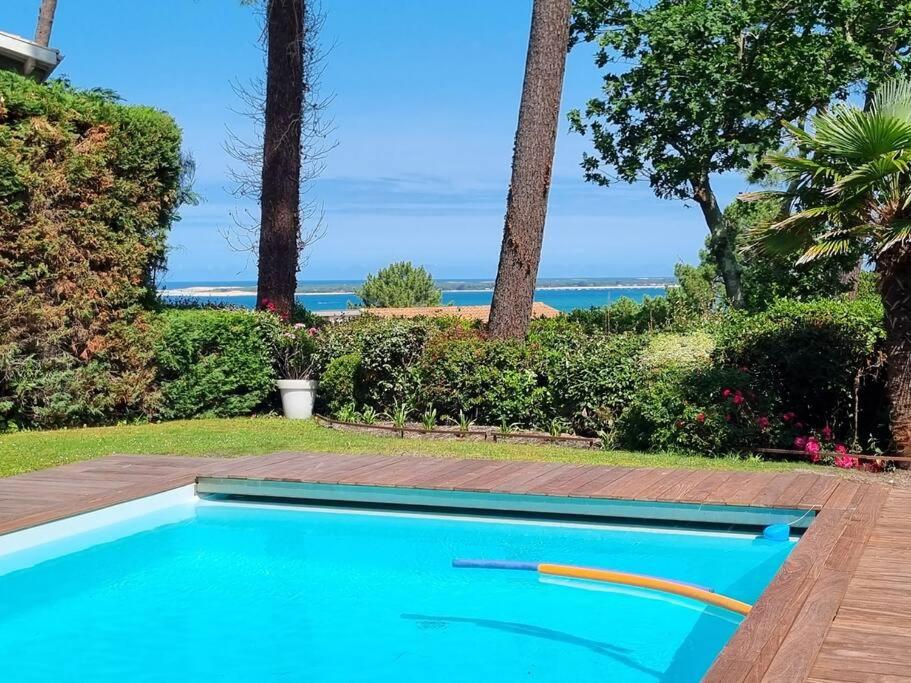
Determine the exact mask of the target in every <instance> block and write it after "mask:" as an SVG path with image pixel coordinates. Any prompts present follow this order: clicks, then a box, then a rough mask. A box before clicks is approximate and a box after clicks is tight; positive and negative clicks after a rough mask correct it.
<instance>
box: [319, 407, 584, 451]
mask: <svg viewBox="0 0 911 683" xmlns="http://www.w3.org/2000/svg"><path fill="white" fill-rule="evenodd" d="M316 419H317V420H318V421H319V422H320V423H321V424H323V425H324V426H326V427H329V428H330V429H341V430H344V431H349V432H357V433H362V434H394V435H396V436H398V437H399V438H400V439H407V438H429V439H457V440H461V441H491V442H494V443H497V442H499V441H503V442H510V443H525V444H534V443H541V444H545V443H546V444H555V445H558V446H568V447H570V448H585V449H600V448H601V439H599V438H598V437H589V436H577V435H575V434H558V435H556V434H547V433H545V432H533V431H509V432H505V431H503V430H502V429H501V428H499V427H484V426H472V427H471V428H469V429H463V428H461V427H458V426H452V427H450V426H446V425H437V426H434V427H433V428H430V429H428V428H427V427H424V426H422V425H421V424H420V423H416V422H409V423H407V424H405V425H404V426H396V425H394V424H392V423H391V422H374V423H370V424H368V423H366V422H346V421H343V420H334V419H332V418H329V417H324V416H322V415H318V416H316Z"/></svg>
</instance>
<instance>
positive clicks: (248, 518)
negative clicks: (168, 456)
mask: <svg viewBox="0 0 911 683" xmlns="http://www.w3.org/2000/svg"><path fill="white" fill-rule="evenodd" d="M128 505H129V504H128ZM92 514H94V515H97V514H98V513H92ZM85 517H87V516H85ZM117 520H119V521H117ZM56 524H58V525H60V524H63V526H62V527H60V526H58V527H57V528H56V530H55V529H49V530H43V529H41V528H36V529H34V530H30V531H26V532H19V533H18V534H11V535H9V536H7V537H0V680H3V681H44V680H54V681H60V680H74V681H75V680H79V681H84V680H93V681H113V680H115V679H116V680H131V681H153V680H154V681H160V680H176V679H180V680H186V679H189V678H194V677H207V678H208V677H213V676H217V677H218V678H219V679H221V680H229V681H232V680H245V681H297V680H308V681H332V682H335V681H339V682H341V681H346V682H347V681H393V680H395V681H417V680H422V681H423V680H427V681H444V682H445V681H466V680H469V681H503V682H509V681H519V680H523V681H524V680H534V681H567V680H572V679H577V680H595V678H596V677H597V679H599V680H610V681H656V680H665V681H690V680H698V679H699V678H700V677H701V675H702V674H703V673H704V672H705V671H706V670H707V669H708V668H709V666H710V665H711V663H712V661H713V660H714V658H715V657H716V655H717V654H718V652H719V651H720V650H721V649H722V648H723V647H724V645H725V643H726V642H727V640H728V639H729V638H730V636H731V635H732V634H733V633H734V631H735V630H736V628H737V626H738V625H739V623H740V621H741V620H742V617H740V616H739V615H737V614H734V613H732V612H729V611H727V610H723V609H719V608H717V607H711V606H706V605H704V604H703V603H700V602H696V601H693V600H690V599H688V598H684V597H679V596H671V595H665V594H662V593H657V592H654V591H650V590H644V589H639V588H632V587H621V586H614V585H609V584H602V583H596V582H591V581H580V580H574V579H562V578H555V577H550V578H549V577H544V576H541V575H539V574H537V573H535V572H527V571H511V570H496V569H493V570H491V569H469V568H456V567H453V560H454V559H458V558H490V559H502V560H516V561H527V562H555V563H564V564H572V565H583V566H591V567H602V568H609V569H615V570H619V571H624V572H634V573H640V574H648V575H652V576H659V577H664V578H668V579H673V580H677V581H684V582H688V583H693V584H699V585H701V586H705V587H709V588H711V589H713V590H714V591H716V592H717V593H720V594H724V595H728V596H731V597H733V598H736V599H738V600H742V601H745V602H748V603H753V602H755V601H756V599H757V598H758V597H759V595H760V594H761V592H762V591H763V589H764V588H765V586H766V585H767V584H768V583H769V581H770V580H771V579H772V577H773V576H774V575H775V573H776V572H777V570H778V568H779V567H780V565H781V564H782V562H783V561H784V560H785V559H786V558H787V556H788V554H789V553H790V551H791V550H792V548H793V547H794V543H795V540H794V539H791V540H789V541H784V542H775V541H768V540H765V539H763V538H762V537H761V535H760V536H757V534H756V533H739V532H737V533H735V532H717V531H705V530H698V531H697V530H692V529H685V528H668V527H661V526H653V527H648V526H641V525H617V524H607V523H600V522H599V523H592V522H588V521H585V522H580V521H566V520H548V519H528V518H517V517H511V516H507V517H504V516H484V515H477V514H473V515H466V514H454V513H450V514H436V513H435V514H428V513H424V512H404V511H402V510H397V511H389V510H376V509H360V508H345V507H327V506H324V505H320V506H313V505H310V506H305V505H291V504H284V503H275V502H269V503H264V502H257V501H252V502H251V501H237V500H223V499H215V500H206V499H198V498H196V497H195V496H194V495H192V491H189V492H188V491H186V490H184V491H183V493H179V492H175V493H174V494H172V495H171V497H164V498H162V499H160V501H159V503H158V504H157V505H156V504H151V505H148V506H146V507H141V506H140V507H133V508H130V509H129V510H128V514H125V515H124V514H120V513H118V512H117V511H116V510H114V511H112V512H110V513H109V514H108V516H107V517H104V516H102V517H99V518H96V520H95V522H94V524H91V525H88V526H85V525H83V526H80V525H79V523H78V522H74V523H72V524H71V525H70V526H69V527H68V526H67V525H66V523H56ZM49 526H52V525H49ZM4 551H5V552H4Z"/></svg>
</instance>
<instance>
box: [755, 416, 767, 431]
mask: <svg viewBox="0 0 911 683" xmlns="http://www.w3.org/2000/svg"><path fill="white" fill-rule="evenodd" d="M756 424H757V425H759V428H760V429H768V428H769V418H767V417H766V416H765V415H761V416H760V417H758V418H756Z"/></svg>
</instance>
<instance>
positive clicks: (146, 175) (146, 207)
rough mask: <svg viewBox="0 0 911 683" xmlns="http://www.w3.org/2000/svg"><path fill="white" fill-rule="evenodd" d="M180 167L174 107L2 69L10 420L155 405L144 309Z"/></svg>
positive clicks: (0, 407)
mask: <svg viewBox="0 0 911 683" xmlns="http://www.w3.org/2000/svg"><path fill="white" fill-rule="evenodd" d="M183 170H184V161H183V159H182V158H181V153H180V129H179V128H178V127H177V125H176V124H175V123H174V121H173V119H171V117H170V116H168V115H167V114H165V113H163V112H160V111H156V110H154V109H150V108H148V107H137V106H127V105H123V104H119V103H117V102H115V101H113V100H112V99H111V98H110V97H108V96H105V95H103V94H99V93H96V92H83V91H78V90H76V89H74V88H72V87H70V86H69V85H67V84H66V83H63V82H54V83H51V84H47V85H41V84H38V83H35V82H34V81H32V80H30V79H27V78H22V77H20V76H17V75H16V74H13V73H11V72H6V71H0V428H2V427H3V426H4V425H5V426H7V427H15V426H17V425H18V426H40V427H51V426H65V425H79V424H84V423H104V422H112V421H115V420H120V419H125V418H127V419H129V418H135V417H140V416H143V415H146V414H149V413H150V412H152V411H153V410H154V404H155V401H156V400H157V396H156V392H155V391H154V389H153V384H154V378H155V370H154V367H153V364H152V356H151V346H152V344H151V343H150V338H149V334H150V332H151V328H150V322H149V318H148V316H147V314H146V313H145V310H144V309H145V308H146V307H147V305H148V304H149V303H151V302H152V301H153V300H154V296H155V295H154V284H153V280H154V273H155V270H156V269H157V268H158V267H160V266H161V265H162V263H163V259H164V253H165V238H166V234H167V231H168V228H169V227H170V225H171V223H172V222H173V221H174V220H175V219H176V210H177V208H178V206H179V205H180V203H181V201H182V200H183V199H184V198H185V196H186V195H185V193H184V191H183V189H182V183H181V179H182V175H183Z"/></svg>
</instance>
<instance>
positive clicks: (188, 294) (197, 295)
mask: <svg viewBox="0 0 911 683" xmlns="http://www.w3.org/2000/svg"><path fill="white" fill-rule="evenodd" d="M614 280H616V279H614ZM450 282H454V281H447V282H446V283H441V284H443V286H442V289H443V298H442V303H443V304H444V305H454V306H482V305H489V304H490V300H491V297H492V294H493V292H492V289H490V288H487V287H482V286H481V285H483V284H486V283H485V282H483V281H478V282H477V283H475V282H471V281H459V282H458V283H457V285H456V287H455V288H452V289H447V288H446V286H445V285H446V284H448V283H450ZM559 282H560V283H561V284H553V283H552V282H547V283H544V284H542V286H540V287H539V288H538V289H536V290H535V301H540V302H541V303H544V304H547V305H548V306H552V307H553V308H556V309H557V310H558V311H563V312H568V311H572V310H574V309H577V308H591V307H592V306H605V305H608V304H611V303H613V302H615V301H617V300H618V299H620V298H623V297H626V298H629V299H632V300H634V301H642V299H643V298H644V297H646V296H649V297H655V296H664V293H665V284H664V283H662V284H660V285H659V284H652V283H649V284H643V285H638V284H633V285H627V286H624V285H623V284H622V283H618V284H613V281H612V284H603V285H599V284H598V283H597V282H593V281H590V280H589V281H585V282H586V284H584V285H573V284H562V283H564V282H566V281H563V280H561V281H559ZM354 284H358V283H354ZM475 287H476V288H475ZM351 289H352V283H351V282H333V283H329V282H312V283H307V282H301V283H300V285H299V286H298V292H297V295H296V297H297V300H298V301H299V302H300V303H301V304H302V305H303V306H304V307H305V308H307V309H308V310H311V311H337V310H343V309H346V308H350V307H351V306H354V305H358V304H359V303H360V299H358V297H357V296H356V295H355V294H354V293H353V292H352V291H351ZM314 290H316V291H314ZM255 291H256V289H255V285H252V284H251V283H248V282H243V283H228V282H211V283H202V282H192V283H190V282H173V283H169V284H168V286H167V287H164V288H162V289H161V294H162V296H163V297H164V299H165V300H172V301H173V300H179V299H184V300H186V299H192V300H195V301H200V302H211V303H217V304H221V305H232V306H240V307H243V308H253V307H254V306H255V304H256V294H255Z"/></svg>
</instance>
